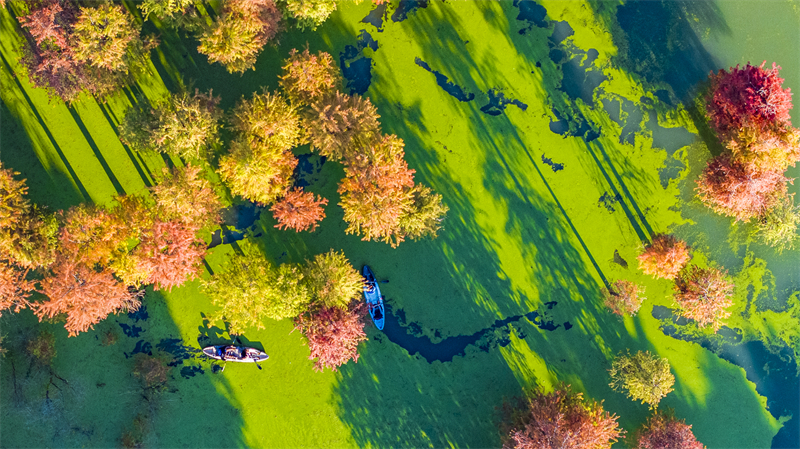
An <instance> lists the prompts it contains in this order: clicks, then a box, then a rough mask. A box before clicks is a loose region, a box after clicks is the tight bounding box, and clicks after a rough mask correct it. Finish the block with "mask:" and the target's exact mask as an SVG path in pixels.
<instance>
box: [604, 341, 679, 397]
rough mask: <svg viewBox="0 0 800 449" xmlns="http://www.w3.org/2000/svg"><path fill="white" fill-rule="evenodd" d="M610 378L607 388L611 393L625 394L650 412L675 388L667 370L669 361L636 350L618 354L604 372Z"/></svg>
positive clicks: (673, 378)
mask: <svg viewBox="0 0 800 449" xmlns="http://www.w3.org/2000/svg"><path fill="white" fill-rule="evenodd" d="M608 372H609V374H610V375H611V383H610V384H609V386H610V387H611V388H613V389H614V390H615V391H619V392H621V393H625V394H627V395H628V397H629V398H631V399H632V400H634V401H642V404H647V405H648V406H649V407H650V408H651V409H655V408H656V407H658V403H659V402H661V399H663V398H664V397H665V396H666V395H668V394H669V393H670V392H671V391H672V390H673V389H672V386H673V385H675V376H674V375H672V372H671V371H670V367H669V360H667V359H663V358H658V357H657V356H655V355H653V354H650V352H649V351H639V352H637V353H636V354H633V355H631V353H630V351H628V353H627V354H624V353H620V354H619V355H617V357H616V358H615V359H614V361H613V362H612V364H611V369H609V370H608Z"/></svg>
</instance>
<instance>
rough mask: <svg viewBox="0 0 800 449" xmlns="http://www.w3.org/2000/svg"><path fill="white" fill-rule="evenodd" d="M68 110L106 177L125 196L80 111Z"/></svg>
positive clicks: (72, 108)
mask: <svg viewBox="0 0 800 449" xmlns="http://www.w3.org/2000/svg"><path fill="white" fill-rule="evenodd" d="M67 109H68V110H69V113H70V114H72V118H73V119H74V120H75V123H77V124H78V128H80V130H81V132H82V133H83V137H84V138H85V139H86V142H88V143H89V146H90V147H92V151H94V155H95V157H96V158H97V160H98V161H100V165H102V166H103V170H105V172H106V176H108V179H109V180H110V181H111V184H114V188H115V189H116V190H117V193H118V194H120V195H125V189H123V188H122V184H120V182H119V180H118V179H117V177H116V176H115V175H114V172H113V171H111V167H109V166H108V162H106V158H105V157H103V153H101V152H100V148H98V147H97V143H95V141H94V138H92V135H91V134H89V130H88V129H86V125H85V124H84V123H83V119H81V116H80V114H78V111H76V110H75V108H74V107H72V106H67Z"/></svg>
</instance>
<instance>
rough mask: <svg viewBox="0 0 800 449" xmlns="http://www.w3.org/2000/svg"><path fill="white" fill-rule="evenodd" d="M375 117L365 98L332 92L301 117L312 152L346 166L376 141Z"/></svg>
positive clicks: (376, 125) (377, 129)
mask: <svg viewBox="0 0 800 449" xmlns="http://www.w3.org/2000/svg"><path fill="white" fill-rule="evenodd" d="M379 117H380V116H379V115H378V111H377V109H376V108H375V106H373V105H372V103H371V102H370V101H369V98H362V97H360V96H358V95H346V94H343V93H340V92H336V94H334V95H330V96H328V97H324V98H323V99H322V100H321V101H320V102H319V103H314V104H312V105H311V109H309V110H308V111H307V112H306V114H305V124H306V132H307V133H308V137H309V140H310V141H311V147H312V149H314V150H315V151H317V152H318V153H319V154H321V155H323V156H326V157H329V158H331V159H332V160H334V161H339V160H342V159H344V160H345V161H346V162H347V161H348V160H349V159H350V158H351V157H352V156H354V155H356V154H358V153H359V152H360V151H361V149H362V147H365V146H368V145H370V144H371V143H372V141H373V140H375V139H376V138H378V135H379V133H380V123H378V118H379Z"/></svg>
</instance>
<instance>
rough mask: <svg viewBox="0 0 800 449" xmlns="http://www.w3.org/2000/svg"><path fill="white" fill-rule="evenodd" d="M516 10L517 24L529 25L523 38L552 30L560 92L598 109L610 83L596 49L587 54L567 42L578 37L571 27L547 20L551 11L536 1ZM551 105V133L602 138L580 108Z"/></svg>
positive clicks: (520, 3)
mask: <svg viewBox="0 0 800 449" xmlns="http://www.w3.org/2000/svg"><path fill="white" fill-rule="evenodd" d="M514 6H515V7H517V8H518V9H519V14H518V15H517V20H518V21H520V22H524V23H525V24H526V25H525V28H523V29H521V30H520V31H519V34H523V35H524V34H527V33H528V32H529V31H530V30H532V29H533V27H538V28H547V29H552V32H551V34H550V36H549V37H548V39H547V45H548V47H549V48H550V51H549V58H550V61H551V62H552V63H553V64H555V66H556V68H557V69H558V70H560V71H561V85H560V86H558V87H556V89H557V90H559V91H561V92H563V93H564V94H566V96H567V98H569V99H570V100H571V101H575V100H577V99H579V98H580V99H581V100H583V102H584V103H586V104H587V105H588V106H589V107H594V93H595V91H596V90H597V88H598V87H599V86H600V84H602V83H603V82H604V81H606V80H607V79H608V78H607V77H606V76H605V75H604V74H603V72H602V71H601V70H600V69H598V68H597V67H594V61H595V60H596V59H597V57H598V56H599V55H600V53H599V52H598V51H597V50H596V49H593V48H590V49H588V50H585V51H584V50H582V49H580V48H577V47H575V46H574V45H572V44H571V43H569V42H567V39H568V38H569V37H570V36H572V35H574V34H575V31H574V30H573V29H572V27H571V26H570V24H569V23H567V22H565V21H555V20H549V19H547V9H545V7H544V6H542V5H540V4H538V3H536V2H535V1H532V0H514ZM536 67H541V61H539V62H537V63H536ZM551 103H552V104H553V107H552V109H551V110H552V112H553V115H554V116H555V117H556V120H551V122H550V131H552V132H554V133H556V134H560V135H562V136H565V137H567V136H574V137H581V138H583V139H584V140H585V141H586V142H591V141H593V140H595V139H597V138H598V137H600V126H599V125H595V124H593V123H592V122H591V121H590V120H589V119H588V118H586V117H585V116H584V115H583V114H582V113H581V112H580V110H579V109H578V108H574V107H570V106H571V105H569V104H566V105H563V104H562V103H563V102H561V101H553V102H551Z"/></svg>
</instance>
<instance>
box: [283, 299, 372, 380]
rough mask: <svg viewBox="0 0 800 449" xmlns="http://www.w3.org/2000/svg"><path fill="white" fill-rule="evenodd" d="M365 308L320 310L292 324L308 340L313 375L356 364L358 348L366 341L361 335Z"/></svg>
mask: <svg viewBox="0 0 800 449" xmlns="http://www.w3.org/2000/svg"><path fill="white" fill-rule="evenodd" d="M365 316H366V306H365V305H364V303H363V302H360V301H359V302H355V301H354V302H352V303H351V304H350V305H349V307H347V308H340V307H324V306H323V307H321V308H318V309H316V310H313V311H310V312H307V313H304V314H302V315H300V316H299V317H298V318H297V319H296V320H295V325H296V329H298V330H300V332H302V333H303V335H305V336H306V338H307V339H308V346H309V348H311V355H309V356H308V358H309V359H310V360H314V359H317V361H316V362H315V363H314V369H315V370H316V371H320V372H321V371H322V370H324V369H325V368H330V369H332V370H333V371H337V370H338V368H339V366H341V365H344V364H345V363H347V362H348V361H350V360H353V361H354V362H358V344H359V343H361V342H362V341H364V340H366V339H367V335H366V333H364V317H365Z"/></svg>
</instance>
